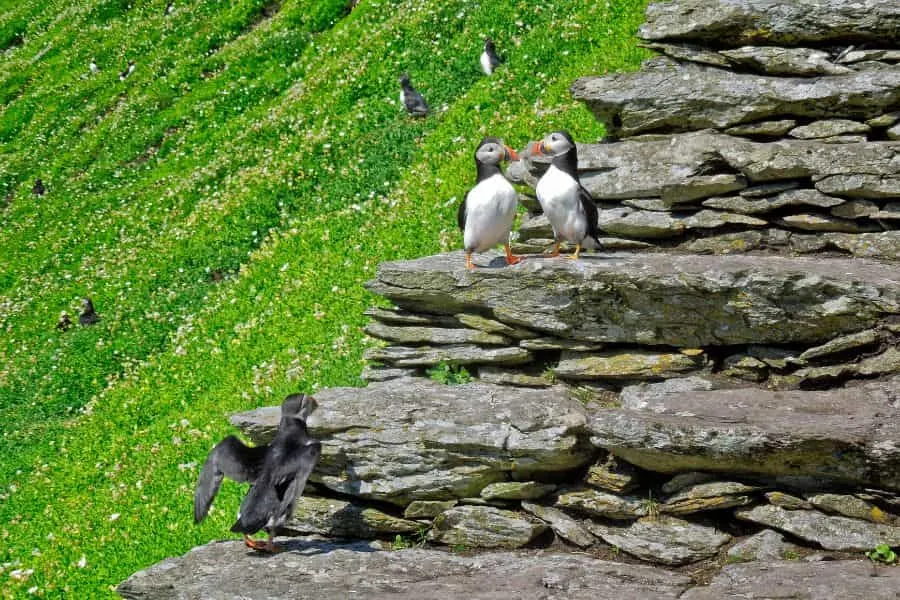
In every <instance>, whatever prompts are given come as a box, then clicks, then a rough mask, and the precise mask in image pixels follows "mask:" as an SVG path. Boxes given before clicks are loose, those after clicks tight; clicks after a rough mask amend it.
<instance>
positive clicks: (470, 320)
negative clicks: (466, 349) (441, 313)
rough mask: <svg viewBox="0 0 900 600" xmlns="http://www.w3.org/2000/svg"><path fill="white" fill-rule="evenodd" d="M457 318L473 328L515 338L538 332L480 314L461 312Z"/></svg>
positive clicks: (529, 335)
mask: <svg viewBox="0 0 900 600" xmlns="http://www.w3.org/2000/svg"><path fill="white" fill-rule="evenodd" d="M456 320H457V321H459V322H460V323H462V324H463V325H465V326H466V327H471V328H472V329H478V330H481V331H485V332H487V333H494V334H497V335H501V336H506V337H508V338H512V339H515V340H527V339H529V338H533V337H537V334H536V333H534V332H531V331H527V330H525V329H520V328H518V327H510V326H509V325H507V324H506V323H501V322H500V321H497V320H496V319H488V318H485V317H481V316H479V315H470V314H466V313H460V314H458V315H456ZM476 343H479V342H476Z"/></svg>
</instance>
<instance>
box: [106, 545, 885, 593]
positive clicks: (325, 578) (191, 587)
mask: <svg viewBox="0 0 900 600" xmlns="http://www.w3.org/2000/svg"><path fill="white" fill-rule="evenodd" d="M285 545H286V547H287V551H285V552H281V553H279V554H276V555H273V556H268V557H264V558H263V557H260V556H259V555H257V554H256V553H254V552H248V551H247V548H246V547H245V546H244V545H243V544H242V543H241V542H237V541H233V542H213V543H210V544H207V545H205V546H200V547H197V548H194V549H193V550H191V551H190V552H188V553H187V554H185V555H183V556H180V557H176V558H170V559H168V560H165V561H162V562H160V563H157V564H156V565H154V566H152V567H150V568H148V569H145V570H143V571H140V572H138V573H135V574H134V575H132V576H131V577H130V578H128V579H127V580H126V581H124V582H123V583H122V584H121V585H119V587H118V589H117V591H118V593H119V594H120V595H121V596H122V597H124V598H129V599H131V600H157V599H158V600H163V599H165V600H168V599H169V598H175V597H177V598H198V599H201V598H216V599H219V600H230V599H235V600H237V599H238V598H240V599H242V600H250V599H260V600H262V599H267V600H268V599H271V600H279V599H282V598H283V599H288V598H290V599H292V600H293V599H312V598H315V599H317V600H345V599H346V598H356V597H360V598H379V599H380V598H384V599H396V600H412V599H420V598H428V599H430V600H458V599H459V598H470V599H472V600H534V599H536V598H544V599H547V600H554V599H556V600H595V599H597V598H616V599H617V600H646V599H648V598H653V599H654V600H655V599H659V600H665V599H668V598H671V599H675V598H683V599H690V600H703V599H707V598H709V599H713V598H714V599H716V600H720V599H723V598H734V599H737V598H751V597H753V598H775V597H778V598H801V597H802V598H805V599H808V600H831V599H833V598H842V599H844V600H889V599H890V600H893V599H894V598H896V592H897V589H898V586H900V569H895V568H876V567H874V566H872V564H871V563H869V562H868V561H864V560H856V561H851V560H841V561H829V562H799V561H765V562H753V563H747V564H741V565H730V566H727V567H725V569H724V570H723V571H722V572H721V573H720V574H717V575H715V576H714V577H713V579H712V581H711V582H710V584H709V585H708V586H695V585H694V584H693V582H692V579H691V578H690V577H689V576H688V575H687V574H682V573H676V572H673V571H669V570H666V569H662V568H659V567H650V566H644V565H634V564H624V563H618V562H610V561H605V560H598V559H596V558H593V557H591V556H585V555H581V554H559V553H553V552H548V551H520V552H491V553H481V554H477V555H474V556H462V555H457V554H451V553H449V552H444V551H437V550H425V549H407V550H401V551H396V552H386V551H378V550H376V549H375V547H373V546H370V545H368V544H364V543H356V544H347V543H335V542H329V541H323V540H317V539H315V538H297V539H293V540H290V541H287V542H286V543H285Z"/></svg>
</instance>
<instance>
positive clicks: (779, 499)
mask: <svg viewBox="0 0 900 600" xmlns="http://www.w3.org/2000/svg"><path fill="white" fill-rule="evenodd" d="M766 500H768V501H769V504H771V505H773V506H780V507H781V508H786V509H788V510H800V509H805V510H812V507H813V505H812V504H810V503H809V502H808V501H806V500H804V499H803V498H800V497H798V496H794V495H792V494H786V493H785V492H779V491H773V492H766Z"/></svg>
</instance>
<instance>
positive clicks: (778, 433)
mask: <svg viewBox="0 0 900 600" xmlns="http://www.w3.org/2000/svg"><path fill="white" fill-rule="evenodd" d="M898 390H900V378H896V377H895V378H892V379H887V380H884V381H873V382H865V383H860V384H857V385H848V386H847V387H844V388H841V389H834V390H815V391H801V390H794V391H769V390H759V389H755V388H750V389H732V390H711V391H688V392H674V393H658V392H654V390H652V389H651V390H648V391H645V392H644V394H641V393H640V390H639V389H632V390H630V391H629V393H628V398H626V397H625V396H626V394H625V392H624V391H623V394H622V396H623V402H622V409H620V410H609V409H607V410H593V409H591V413H592V416H591V424H590V427H591V429H592V431H593V432H594V435H595V437H594V438H593V439H592V441H593V442H594V444H596V445H597V446H598V447H600V448H604V449H607V450H609V451H610V452H612V453H613V454H615V455H616V456H620V457H622V458H623V459H625V460H627V461H628V462H630V463H632V464H634V465H637V466H638V467H641V468H644V469H648V470H651V471H656V472H662V473H677V472H679V471H689V470H698V471H714V472H715V471H718V472H726V473H729V474H731V475H732V476H734V474H737V473H747V474H758V475H768V476H773V475H793V476H811V477H817V478H819V480H820V482H829V481H830V482H842V483H847V484H851V485H857V486H859V485H865V486H874V487H879V488H883V489H890V490H898V489H900V468H898V467H900V445H898V444H897V439H900V422H898V421H897V417H898V416H900V415H898V412H900V408H898V404H897V395H898ZM626 399H627V402H626Z"/></svg>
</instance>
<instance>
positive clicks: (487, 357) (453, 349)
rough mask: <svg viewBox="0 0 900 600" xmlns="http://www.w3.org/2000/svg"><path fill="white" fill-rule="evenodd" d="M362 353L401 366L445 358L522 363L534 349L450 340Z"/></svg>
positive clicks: (463, 361) (459, 361)
mask: <svg viewBox="0 0 900 600" xmlns="http://www.w3.org/2000/svg"><path fill="white" fill-rule="evenodd" d="M363 357H364V358H365V359H366V360H374V361H378V362H382V363H388V364H391V365H395V366H398V367H430V366H434V365H436V364H439V363H443V362H445V363H450V364H455V365H473V364H493V365H520V364H523V363H527V362H529V361H530V360H531V353H530V352H528V350H525V349H524V348H516V347H512V348H482V347H480V346H476V345H474V344H451V345H448V346H413V347H406V346H387V347H385V348H369V349H368V350H366V351H365V352H364V353H363Z"/></svg>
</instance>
